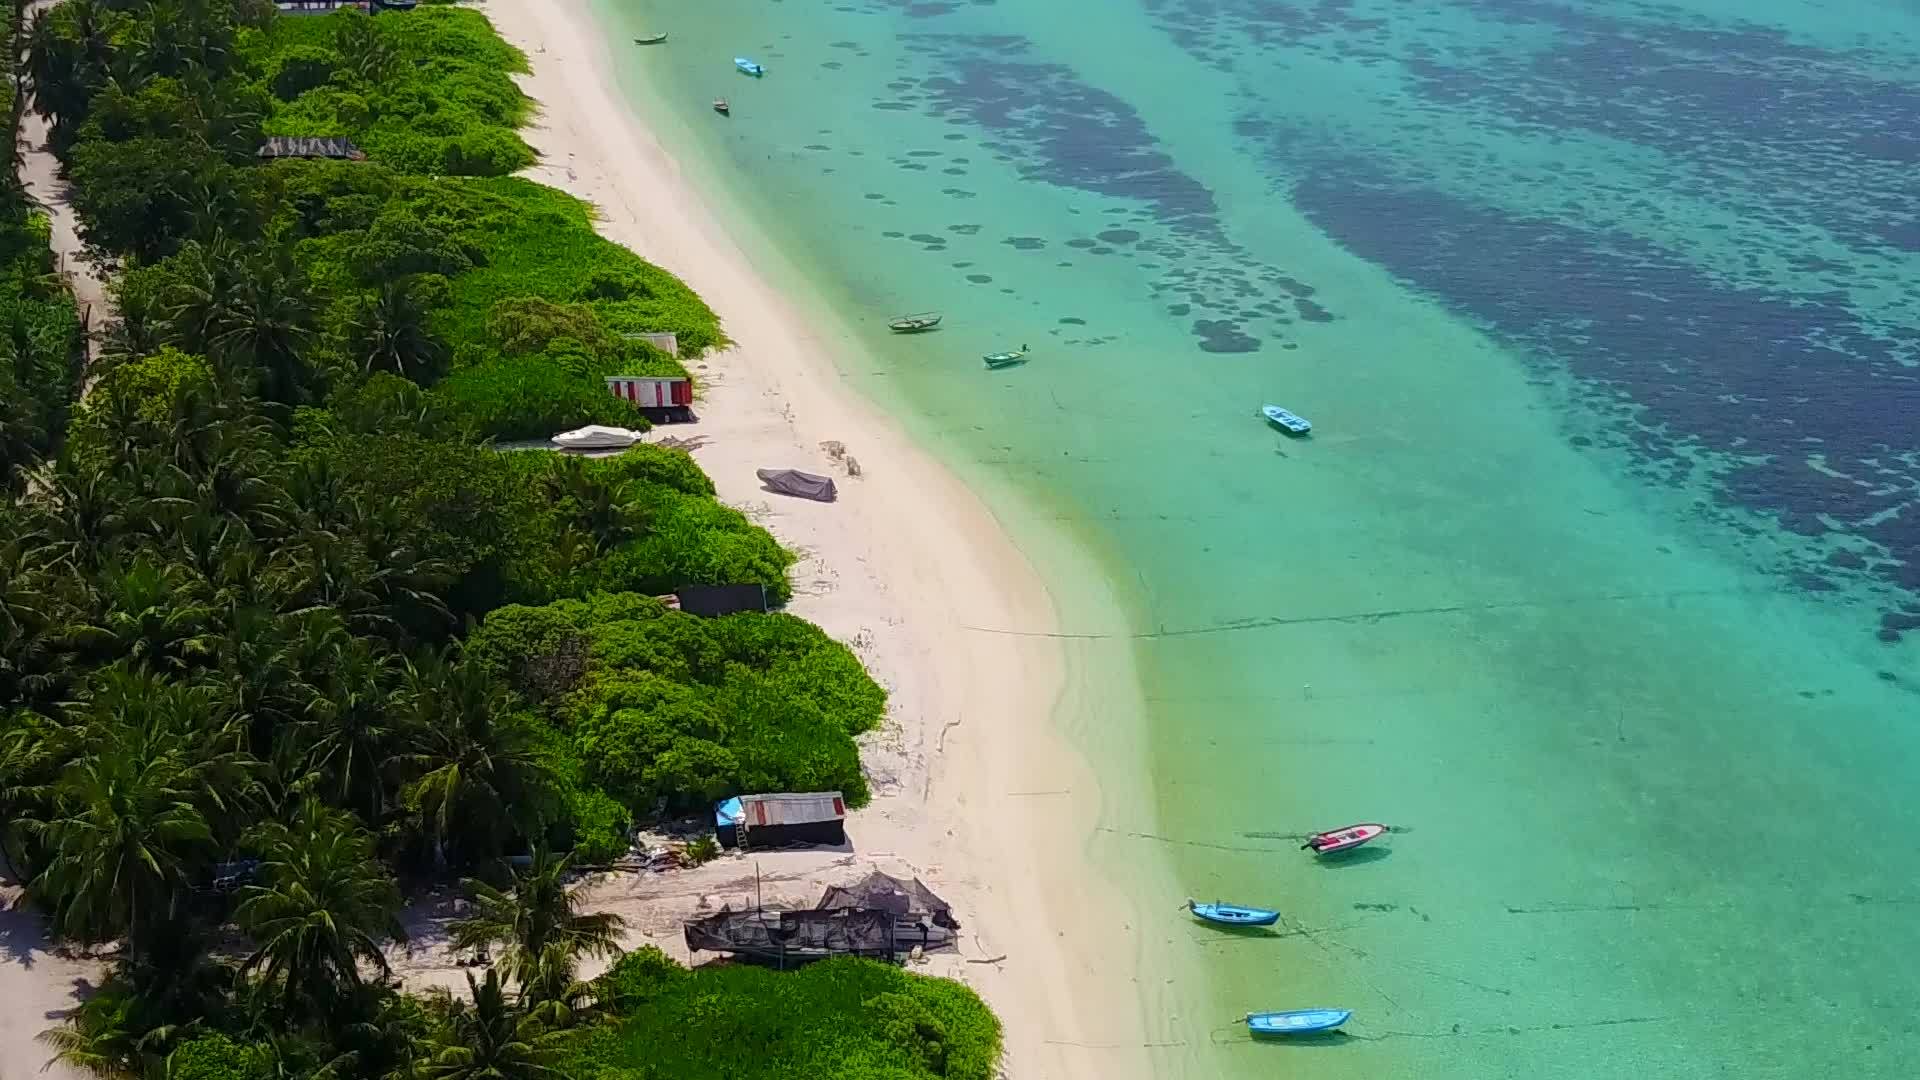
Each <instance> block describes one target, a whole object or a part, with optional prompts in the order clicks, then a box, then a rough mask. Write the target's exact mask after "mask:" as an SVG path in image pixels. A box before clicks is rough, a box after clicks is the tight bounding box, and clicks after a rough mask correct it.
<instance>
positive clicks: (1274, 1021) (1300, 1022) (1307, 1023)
mask: <svg viewBox="0 0 1920 1080" xmlns="http://www.w3.org/2000/svg"><path fill="white" fill-rule="evenodd" d="M1352 1018H1353V1010H1352V1009H1294V1010H1292V1011H1290V1012H1265V1013H1248V1014H1247V1030H1248V1031H1250V1032H1252V1033H1253V1034H1255V1035H1312V1034H1313V1033H1315V1032H1317V1031H1332V1030H1334V1029H1335V1028H1338V1027H1339V1026H1340V1025H1341V1024H1344V1023H1346V1022H1347V1021H1348V1020H1351V1019H1352Z"/></svg>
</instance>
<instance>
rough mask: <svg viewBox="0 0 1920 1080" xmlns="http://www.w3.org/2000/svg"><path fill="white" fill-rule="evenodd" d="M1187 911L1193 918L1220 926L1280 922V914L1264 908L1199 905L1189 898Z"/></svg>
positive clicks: (1265, 924) (1214, 904)
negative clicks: (1191, 913)
mask: <svg viewBox="0 0 1920 1080" xmlns="http://www.w3.org/2000/svg"><path fill="white" fill-rule="evenodd" d="M1187 910H1188V911H1191V912H1193V914H1194V917H1195V918H1198V919H1204V920H1206V921H1207V922H1210V923H1218V924H1219V925H1221V926H1272V925H1273V924H1274V923H1276V922H1279V921H1280V913H1279V912H1277V911H1268V910H1267V909H1266V908H1255V907H1241V906H1240V905H1239V904H1223V903H1219V902H1217V901H1216V902H1214V903H1210V904H1203V903H1199V902H1197V901H1195V900H1193V899H1191V898H1189V899H1188V900H1187Z"/></svg>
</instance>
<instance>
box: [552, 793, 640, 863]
mask: <svg viewBox="0 0 1920 1080" xmlns="http://www.w3.org/2000/svg"><path fill="white" fill-rule="evenodd" d="M567 810H568V818H569V821H570V823H571V824H572V828H573V855H574V864H575V865H577V866H601V865H605V864H606V863H610V862H612V861H613V860H615V859H618V858H619V857H621V856H622V855H625V854H626V853H627V850H628V848H630V847H631V846H632V842H631V841H630V840H629V839H628V835H627V830H628V829H629V828H630V827H631V826H632V825H633V814H632V813H630V812H629V811H628V810H627V808H626V807H625V806H622V805H621V804H620V802H619V800H617V799H614V798H613V797H612V796H610V795H608V794H607V793H606V792H604V791H599V790H595V789H589V790H586V791H575V792H572V793H570V794H569V796H568V798H567Z"/></svg>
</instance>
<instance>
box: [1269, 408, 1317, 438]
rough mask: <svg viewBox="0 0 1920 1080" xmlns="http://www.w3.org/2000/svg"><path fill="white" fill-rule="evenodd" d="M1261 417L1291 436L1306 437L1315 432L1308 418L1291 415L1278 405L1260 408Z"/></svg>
mask: <svg viewBox="0 0 1920 1080" xmlns="http://www.w3.org/2000/svg"><path fill="white" fill-rule="evenodd" d="M1260 415H1262V416H1264V417H1266V418H1267V419H1268V420H1270V421H1272V423H1273V425H1274V426H1275V427H1277V428H1279V429H1280V430H1281V431H1284V432H1286V433H1287V434H1289V435H1305V434H1306V433H1308V432H1310V431H1312V430H1313V423H1312V422H1311V421H1309V420H1308V419H1307V418H1306V417H1304V416H1299V415H1296V414H1294V413H1290V412H1288V411H1287V410H1285V409H1283V408H1281V407H1280V406H1278V405H1262V406H1260Z"/></svg>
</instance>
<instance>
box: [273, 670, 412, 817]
mask: <svg viewBox="0 0 1920 1080" xmlns="http://www.w3.org/2000/svg"><path fill="white" fill-rule="evenodd" d="M395 667H396V664H395V662H394V659H393V658H392V657H391V656H389V655H387V654H384V653H378V652H375V651H374V650H373V649H371V648H369V647H368V645H367V643H366V642H365V641H363V640H360V639H358V638H353V637H348V636H346V635H345V634H344V633H342V634H341V635H340V636H339V637H338V638H336V639H335V640H334V643H333V651H332V653H331V655H330V656H329V658H328V660H327V663H326V668H327V674H326V676H325V687H324V690H322V692H320V693H317V694H315V695H314V696H313V697H312V699H311V700H310V702H309V704H308V706H307V708H306V710H305V712H304V714H303V715H302V716H301V717H300V718H299V719H298V720H297V721H295V723H294V725H293V728H292V732H291V734H292V738H293V740H294V747H295V753H297V754H298V760H299V763H300V770H301V771H302V772H303V773H308V774H311V775H313V776H314V777H316V778H317V780H318V781H319V783H320V784H321V787H320V790H322V791H324V792H325V793H326V795H327V798H328V799H329V800H330V801H332V802H333V803H335V804H336V805H340V806H350V807H352V808H354V809H355V810H357V811H359V812H360V814H361V815H362V817H363V818H364V819H365V820H366V821H367V822H369V823H370V824H373V825H375V826H378V825H379V824H380V823H381V821H382V820H383V819H384V817H385V816H386V788H385V785H384V784H383V783H382V781H381V776H380V773H381V771H382V770H383V769H384V768H385V766H386V763H387V760H388V758H390V757H391V756H392V754H393V751H394V749H395V743H396V740H397V738H398V734H399V732H398V730H397V728H396V725H395V724H394V722H393V718H392V716H391V715H390V714H389V713H388V711H387V698H388V695H389V694H390V693H391V691H392V688H393V682H394V674H395Z"/></svg>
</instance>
